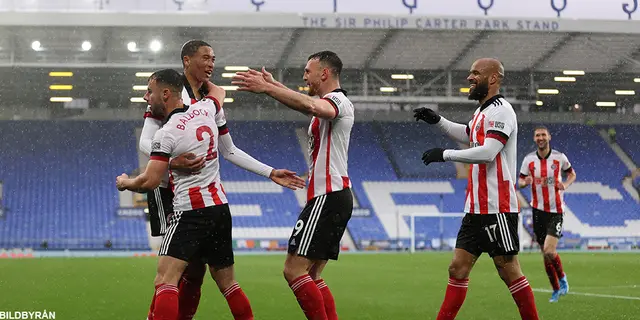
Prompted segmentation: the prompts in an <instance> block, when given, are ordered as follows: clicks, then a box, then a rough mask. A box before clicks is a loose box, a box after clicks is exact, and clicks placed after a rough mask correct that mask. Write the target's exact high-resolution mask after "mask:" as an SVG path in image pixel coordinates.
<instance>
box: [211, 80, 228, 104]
mask: <svg viewBox="0 0 640 320" xmlns="http://www.w3.org/2000/svg"><path fill="white" fill-rule="evenodd" d="M207 88H208V89H209V93H208V95H209V96H212V97H214V98H216V99H218V101H219V102H220V103H222V101H223V100H224V97H225V95H226V91H224V89H222V88H221V87H220V86H218V85H216V84H214V83H213V82H211V80H209V81H207Z"/></svg>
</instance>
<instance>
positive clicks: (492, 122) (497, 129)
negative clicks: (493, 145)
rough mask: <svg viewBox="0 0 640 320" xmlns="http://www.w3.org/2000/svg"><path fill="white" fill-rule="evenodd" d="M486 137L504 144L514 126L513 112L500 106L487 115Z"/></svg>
mask: <svg viewBox="0 0 640 320" xmlns="http://www.w3.org/2000/svg"><path fill="white" fill-rule="evenodd" d="M486 121H487V123H486V125H487V138H492V139H496V140H498V141H500V142H502V144H506V143H507V140H509V137H510V136H511V133H512V132H513V130H514V127H515V126H516V123H515V118H514V117H513V114H512V113H510V112H508V109H506V108H501V109H499V110H498V111H496V112H493V113H492V114H489V115H487V119H486Z"/></svg>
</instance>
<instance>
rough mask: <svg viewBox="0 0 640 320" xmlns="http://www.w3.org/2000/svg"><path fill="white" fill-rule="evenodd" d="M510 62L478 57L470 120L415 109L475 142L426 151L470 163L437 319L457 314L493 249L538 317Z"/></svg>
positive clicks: (523, 310)
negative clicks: (508, 79) (524, 227)
mask: <svg viewBox="0 0 640 320" xmlns="http://www.w3.org/2000/svg"><path fill="white" fill-rule="evenodd" d="M503 78H504V67H503V66H502V64H501V63H500V62H499V61H498V60H496V59H488V58H485V59H479V60H477V61H476V62H474V63H473V65H472V66H471V70H470V71H469V76H468V77H467V81H469V84H470V86H469V99H470V100H477V101H478V102H479V104H480V105H479V106H478V109H476V111H475V113H474V114H473V118H472V119H471V121H469V123H468V124H467V125H464V124H459V123H455V122H451V121H449V120H447V119H445V118H444V117H442V116H440V115H438V114H437V113H436V112H435V111H433V110H431V109H428V108H418V109H416V110H414V113H415V114H414V117H415V118H416V120H423V121H425V122H427V123H429V124H433V125H436V126H438V127H439V128H440V129H442V131H444V132H445V133H446V134H447V135H449V136H450V137H451V138H452V139H454V140H456V141H457V142H460V143H469V148H468V149H464V150H444V149H441V148H434V149H430V150H427V151H426V152H424V154H423V155H422V161H423V162H424V164H425V165H429V164H430V163H432V162H444V161H456V162H462V163H468V164H469V177H468V186H467V195H466V201H465V208H464V210H465V213H466V215H465V216H464V218H463V219H462V225H461V226H460V230H459V231H458V238H457V240H456V249H455V251H454V255H453V260H452V261H451V264H450V265H449V285H448V286H447V291H446V294H445V298H444V302H443V303H442V306H441V307H440V312H439V313H438V317H437V320H448V319H455V317H456V315H457V314H458V311H459V310H460V307H462V304H463V303H464V299H465V297H466V295H467V287H468V285H469V274H470V273H471V269H472V268H473V265H474V264H475V262H476V260H477V259H478V258H479V257H480V255H481V254H482V253H483V252H487V253H489V256H490V257H491V258H493V262H494V264H495V266H496V269H497V270H498V274H499V275H500V278H502V280H503V281H504V282H505V284H506V285H507V286H508V287H509V291H510V292H511V295H512V296H513V300H515V302H516V305H517V306H518V309H519V311H520V316H521V317H522V319H527V320H533V319H538V311H537V310H536V305H535V301H534V298H533V291H532V290H531V287H530V286H529V282H528V281H527V278H526V277H525V276H524V275H523V274H522V271H521V269H520V264H519V262H518V258H517V257H518V256H517V254H518V250H519V247H520V244H519V239H518V213H519V211H520V207H519V205H518V200H517V198H516V190H515V185H516V182H517V179H518V175H517V174H516V145H517V140H518V122H517V119H516V114H515V112H514V111H513V107H511V104H509V102H507V100H505V98H504V97H503V96H502V95H500V94H499V91H500V85H501V83H502V80H503Z"/></svg>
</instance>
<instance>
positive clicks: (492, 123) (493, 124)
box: [489, 121, 504, 129]
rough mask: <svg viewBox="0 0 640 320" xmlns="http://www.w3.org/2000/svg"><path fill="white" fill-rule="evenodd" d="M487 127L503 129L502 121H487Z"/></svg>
mask: <svg viewBox="0 0 640 320" xmlns="http://www.w3.org/2000/svg"><path fill="white" fill-rule="evenodd" d="M489 128H497V129H504V122H500V121H489Z"/></svg>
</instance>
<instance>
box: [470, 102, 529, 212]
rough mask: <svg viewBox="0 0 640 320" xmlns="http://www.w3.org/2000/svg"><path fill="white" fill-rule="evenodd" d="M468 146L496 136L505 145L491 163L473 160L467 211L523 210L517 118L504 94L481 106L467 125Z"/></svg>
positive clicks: (479, 143) (476, 144) (482, 143)
mask: <svg viewBox="0 0 640 320" xmlns="http://www.w3.org/2000/svg"><path fill="white" fill-rule="evenodd" d="M467 132H468V133H469V147H471V148H472V147H476V146H481V145H484V142H485V139H496V140H498V141H500V142H501V143H502V144H503V145H504V147H503V148H502V150H500V152H499V153H498V155H496V158H495V159H494V160H493V161H492V162H491V163H483V164H470V165H469V177H468V185H467V196H466V201H465V206H464V211H465V212H467V213H474V214H495V213H507V212H512V213H513V212H520V207H519V204H518V199H517V197H516V188H515V185H516V179H517V168H516V165H517V164H516V148H517V141H518V120H517V118H516V113H515V112H514V111H513V107H512V106H511V104H510V103H509V102H507V100H505V99H504V97H502V96H501V95H496V96H494V97H493V98H491V99H489V100H488V101H486V102H485V103H484V104H483V105H482V106H480V107H479V108H478V109H477V110H476V112H475V113H474V115H473V119H472V120H471V121H470V122H469V124H468V127H467Z"/></svg>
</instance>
